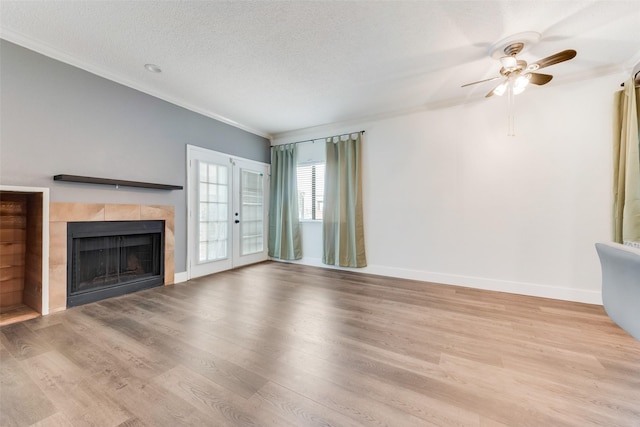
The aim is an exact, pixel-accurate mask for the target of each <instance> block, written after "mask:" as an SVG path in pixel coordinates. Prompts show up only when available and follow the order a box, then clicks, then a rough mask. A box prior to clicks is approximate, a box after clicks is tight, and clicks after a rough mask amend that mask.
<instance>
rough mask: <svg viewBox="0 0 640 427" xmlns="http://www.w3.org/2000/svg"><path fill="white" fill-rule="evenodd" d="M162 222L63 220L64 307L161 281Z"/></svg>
mask: <svg viewBox="0 0 640 427" xmlns="http://www.w3.org/2000/svg"><path fill="white" fill-rule="evenodd" d="M164 229H165V225H164V221H91V222H68V223H67V307H73V306H77V305H81V304H87V303H89V302H94V301H99V300H102V299H105V298H110V297H114V296H118V295H124V294H127V293H130V292H136V291H139V290H142V289H148V288H152V287H155V286H161V285H163V284H164Z"/></svg>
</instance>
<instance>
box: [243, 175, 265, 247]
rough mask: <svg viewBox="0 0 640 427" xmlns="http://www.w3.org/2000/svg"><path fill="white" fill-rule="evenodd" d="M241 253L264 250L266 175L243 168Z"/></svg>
mask: <svg viewBox="0 0 640 427" xmlns="http://www.w3.org/2000/svg"><path fill="white" fill-rule="evenodd" d="M240 181H241V183H240V185H241V191H242V192H241V206H240V209H241V218H242V223H241V227H240V230H241V231H240V233H241V234H240V254H241V255H249V254H255V253H258V252H262V251H263V250H264V246H263V243H262V242H263V238H262V235H263V232H264V225H263V222H262V221H263V218H262V212H264V176H263V175H262V174H261V173H259V172H254V171H250V170H245V169H242V174H241V176H240Z"/></svg>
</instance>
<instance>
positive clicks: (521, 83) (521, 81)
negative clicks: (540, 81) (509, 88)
mask: <svg viewBox="0 0 640 427" xmlns="http://www.w3.org/2000/svg"><path fill="white" fill-rule="evenodd" d="M530 81H531V74H525V75H522V76H518V78H517V79H515V80H514V81H513V93H514V95H518V94H520V93H522V92H524V90H525V88H526V87H527V86H528V85H529V82H530Z"/></svg>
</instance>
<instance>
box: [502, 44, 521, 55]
mask: <svg viewBox="0 0 640 427" xmlns="http://www.w3.org/2000/svg"><path fill="white" fill-rule="evenodd" d="M522 49H524V43H522V42H515V43H511V44H510V45H508V46H507V47H505V48H504V53H505V55H510V56H516V55H517V54H519V53H520V52H521V51H522Z"/></svg>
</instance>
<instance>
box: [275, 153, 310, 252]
mask: <svg viewBox="0 0 640 427" xmlns="http://www.w3.org/2000/svg"><path fill="white" fill-rule="evenodd" d="M296 168H297V159H296V145H295V144H286V145H277V146H274V147H271V193H270V201H269V256H270V257H272V258H278V259H283V260H294V259H300V258H302V243H301V238H300V223H299V220H298V215H299V213H298V184H297V173H296Z"/></svg>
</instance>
